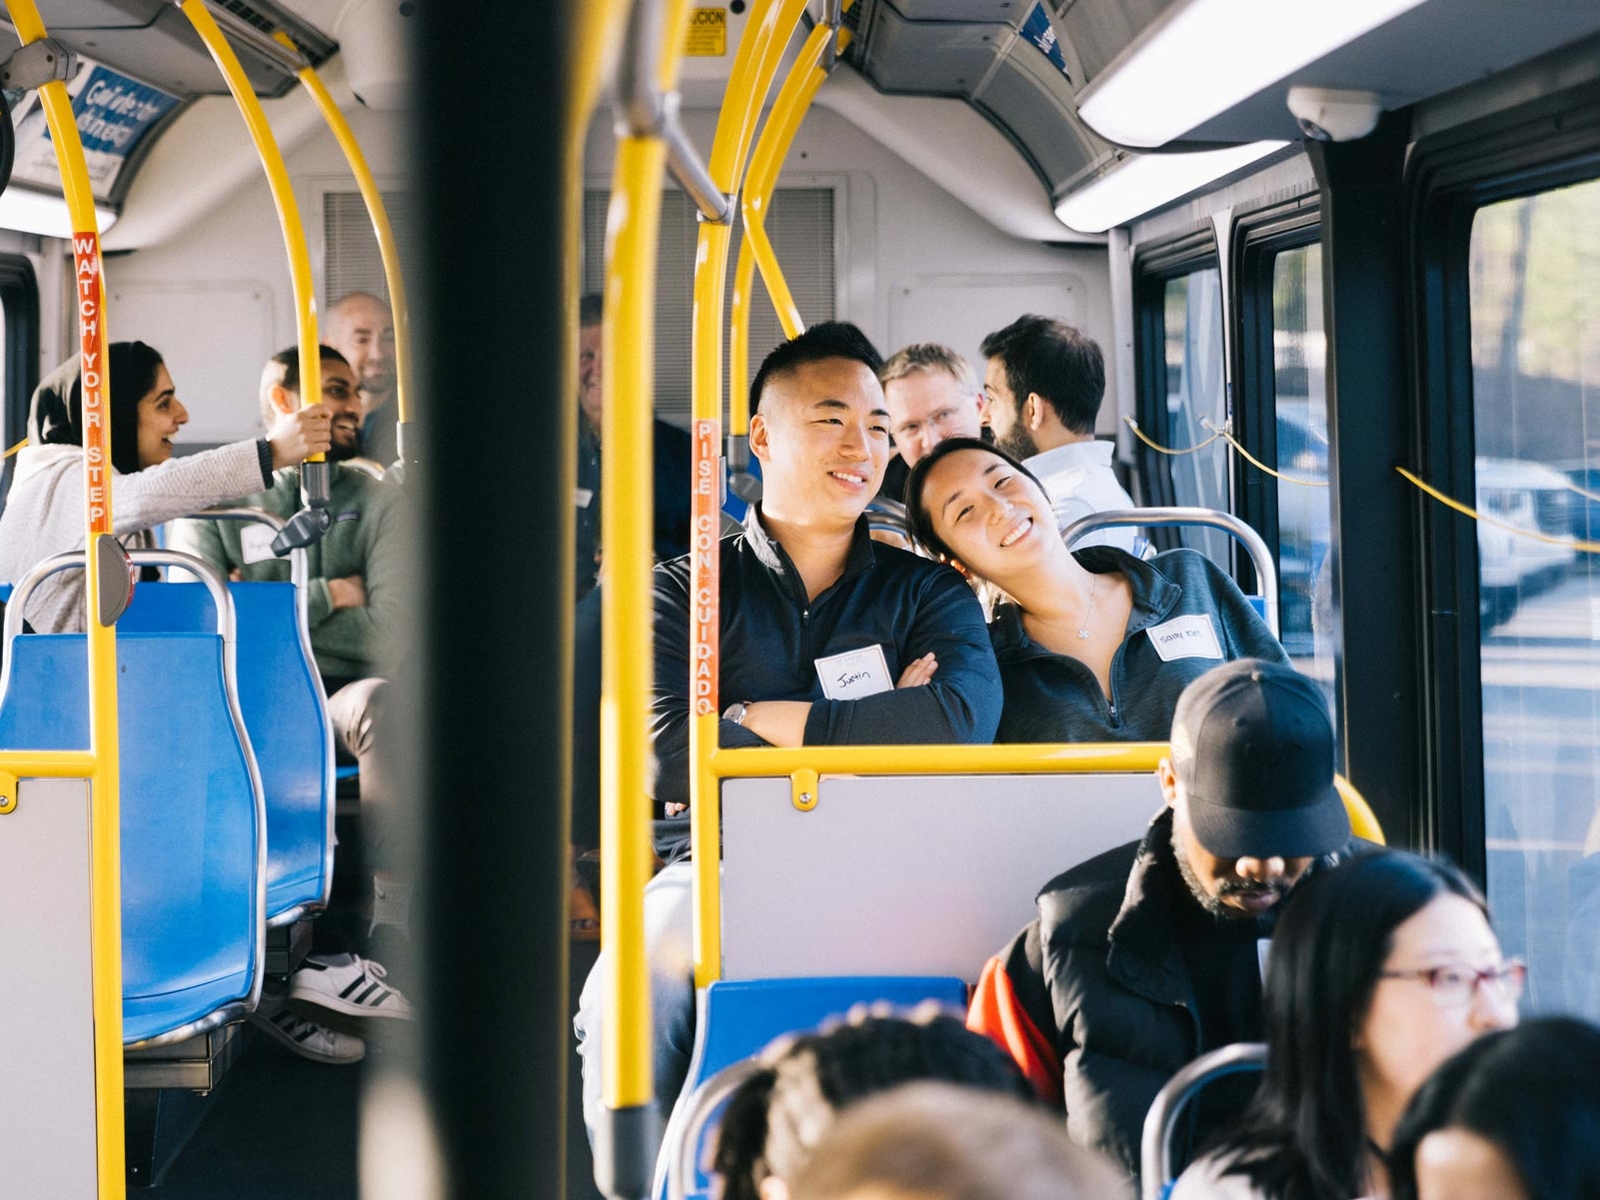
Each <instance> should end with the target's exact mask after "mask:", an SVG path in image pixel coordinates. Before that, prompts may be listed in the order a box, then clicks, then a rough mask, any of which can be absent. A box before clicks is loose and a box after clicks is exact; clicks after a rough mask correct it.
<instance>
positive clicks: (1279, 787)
mask: <svg viewBox="0 0 1600 1200" xmlns="http://www.w3.org/2000/svg"><path fill="white" fill-rule="evenodd" d="M1171 741H1172V756H1171V757H1170V758H1166V759H1163V760H1162V761H1161V765H1160V766H1159V767H1158V768H1157V774H1158V775H1159V777H1160V779H1161V791H1162V794H1163V795H1164V796H1165V797H1166V799H1167V806H1168V808H1170V809H1171V810H1172V814H1173V822H1172V824H1173V828H1172V840H1173V845H1174V847H1175V849H1176V851H1177V853H1176V856H1175V857H1176V859H1177V864H1178V869H1179V871H1180V872H1181V873H1182V875H1183V879H1184V882H1185V883H1187V884H1188V885H1189V891H1190V892H1191V893H1192V895H1193V897H1194V899H1195V900H1196V901H1197V902H1198V903H1199V904H1200V906H1201V907H1202V908H1203V909H1205V910H1206V911H1207V912H1208V913H1210V914H1211V915H1213V916H1215V917H1233V916H1245V917H1258V916H1261V915H1263V914H1265V913H1268V912H1272V911H1274V910H1275V909H1276V906H1277V905H1278V904H1279V903H1280V902H1281V901H1282V900H1283V898H1284V897H1285V896H1286V895H1288V893H1289V889H1290V888H1291V887H1293V886H1294V885H1295V884H1296V883H1297V882H1298V881H1299V879H1300V877H1301V876H1302V875H1303V874H1305V871H1306V869H1307V868H1308V867H1309V866H1310V865H1311V863H1312V862H1313V860H1315V859H1316V858H1318V857H1320V856H1322V855H1326V854H1332V853H1333V852H1334V851H1336V850H1338V849H1340V848H1341V847H1342V846H1344V844H1345V843H1346V842H1348V841H1349V840H1350V818H1349V817H1348V815H1346V813H1345V809H1344V802H1343V801H1341V800H1340V799H1339V793H1338V792H1337V791H1335V790H1334V786H1333V726H1332V724H1331V723H1330V722H1329V720H1328V710H1327V705H1326V702H1325V701H1324V700H1323V697H1322V693H1321V692H1319V691H1318V690H1317V686H1316V685H1315V684H1314V683H1312V682H1311V681H1310V680H1309V679H1307V678H1306V677H1305V676H1304V675H1301V674H1300V673H1299V672H1297V671H1295V670H1294V669H1293V668H1290V667H1285V666H1280V665H1278V664H1276V663H1268V662H1263V661H1262V660H1260V659H1253V658H1243V659H1238V660H1236V661H1234V662H1231V663H1227V664H1225V665H1224V666H1220V667H1218V668H1216V669H1215V670H1213V671H1208V672H1206V673H1205V674H1204V675H1202V676H1201V677H1200V678H1199V679H1196V680H1195V681H1194V682H1193V683H1191V684H1190V685H1189V686H1188V687H1187V688H1185V689H1184V691H1183V695H1182V696H1181V697H1179V699H1178V707H1177V709H1176V710H1175V711H1174V712H1173V714H1172V737H1171Z"/></svg>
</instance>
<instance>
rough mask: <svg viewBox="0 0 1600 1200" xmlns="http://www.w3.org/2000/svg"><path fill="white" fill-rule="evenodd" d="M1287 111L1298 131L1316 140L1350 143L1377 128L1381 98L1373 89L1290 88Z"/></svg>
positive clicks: (1381, 104)
mask: <svg viewBox="0 0 1600 1200" xmlns="http://www.w3.org/2000/svg"><path fill="white" fill-rule="evenodd" d="M1288 103H1289V111H1290V112H1291V113H1293V114H1294V119H1295V120H1296V121H1298V122H1299V124H1300V132H1301V133H1303V134H1305V135H1306V136H1307V137H1308V138H1310V139H1312V140H1313V141H1317V142H1353V141H1356V140H1357V139H1358V138H1364V137H1366V136H1367V134H1369V133H1371V132H1372V131H1373V130H1374V129H1376V128H1377V125H1378V118H1379V117H1381V116H1382V115H1383V97H1382V96H1380V95H1378V93H1377V92H1353V91H1343V90H1340V89H1339V88H1321V87H1292V88H1290V89H1289V100H1288Z"/></svg>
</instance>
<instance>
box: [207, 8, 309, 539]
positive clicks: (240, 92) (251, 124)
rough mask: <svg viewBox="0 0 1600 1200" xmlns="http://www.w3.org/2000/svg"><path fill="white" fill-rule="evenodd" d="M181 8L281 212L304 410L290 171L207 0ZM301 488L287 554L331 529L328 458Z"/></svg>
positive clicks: (301, 296)
mask: <svg viewBox="0 0 1600 1200" xmlns="http://www.w3.org/2000/svg"><path fill="white" fill-rule="evenodd" d="M178 8H179V9H181V10H182V12H183V15H184V16H186V17H188V18H189V23H190V24H191V25H193V26H194V29H195V32H196V33H198V34H199V35H200V40H201V41H202V42H204V43H205V47H206V50H207V51H209V52H210V54H211V59H212V61H213V62H215V63H216V64H217V69H218V70H219V71H221V72H222V77H223V79H224V80H225V81H226V83H227V85H228V91H229V92H231V93H232V94H233V100H234V103H235V104H237V105H238V107H239V115H240V116H241V117H243V118H244V123H245V127H246V128H247V129H248V130H249V131H250V140H251V142H252V143H253V144H254V145H255V148H256V155H257V157H259V158H260V159H261V169H262V171H264V172H265V173H266V177H267V187H268V188H269V189H270V190H271V192H272V203H273V206H274V207H275V208H276V209H277V211H278V225H279V227H280V228H281V229H282V231H283V246H284V251H285V252H286V253H287V254H288V256H289V281H290V285H291V287H292V288H293V291H294V307H295V328H296V335H297V341H298V345H299V351H300V404H301V407H307V406H309V405H313V404H320V403H321V402H322V353H321V348H320V345H319V343H320V339H319V337H318V335H317V300H316V292H315V290H314V287H313V284H312V279H311V253H310V251H309V250H308V249H307V248H306V234H305V227H304V226H303V225H302V224H301V222H300V206H299V204H297V203H296V202H295V198H294V185H293V183H292V182H291V181H290V179H289V168H288V166H287V165H286V164H285V163H284V161H283V152H282V151H281V150H280V149H279V148H278V140H277V138H275V137H273V135H272V126H271V125H269V124H268V123H267V114H266V112H265V111H264V110H263V109H262V107H261V101H260V100H258V99H257V98H256V93H255V89H254V88H253V87H252V86H251V84H250V79H249V76H247V75H246V74H245V72H244V67H243V66H241V65H240V63H239V56H238V55H237V54H235V53H234V51H233V47H232V45H230V44H229V42H228V39H227V38H226V37H224V36H223V33H222V30H221V29H220V28H218V26H217V21H216V18H215V17H213V16H212V15H211V11H210V9H208V8H207V7H206V4H205V0H181V3H179V4H178ZM300 486H301V490H302V492H303V493H304V495H305V499H306V503H307V505H308V507H307V508H306V509H304V510H302V511H301V512H299V513H296V514H295V516H294V517H293V518H291V520H290V521H289V524H288V527H287V528H285V529H284V530H283V532H281V533H279V534H278V536H277V537H276V538H275V539H274V540H273V549H274V551H277V550H279V549H283V550H288V549H291V548H293V547H295V546H306V545H309V544H311V543H312V542H314V541H316V540H317V539H318V538H320V537H321V536H322V535H323V534H324V533H325V532H327V529H328V527H329V526H330V525H331V524H332V523H333V516H332V514H331V513H330V512H329V511H328V461H327V456H326V455H324V454H314V455H312V456H311V457H310V458H308V459H306V461H305V462H304V463H303V464H302V465H301V468H300Z"/></svg>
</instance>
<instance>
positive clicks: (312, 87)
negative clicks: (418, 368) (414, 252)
mask: <svg viewBox="0 0 1600 1200" xmlns="http://www.w3.org/2000/svg"><path fill="white" fill-rule="evenodd" d="M275 36H276V38H277V40H278V41H279V42H281V43H282V44H283V45H284V46H286V47H288V48H289V49H290V50H294V51H296V52H297V53H298V51H299V47H298V46H296V45H295V44H294V40H293V39H292V38H290V37H289V35H288V34H286V33H284V32H283V31H282V30H279V31H278V33H277V34H276V35H275ZM296 78H298V79H299V80H300V83H301V85H302V86H303V87H304V88H305V89H306V91H307V92H309V93H310V95H311V99H312V101H313V102H314V103H315V104H316V106H317V111H318V112H320V113H321V114H322V119H323V120H324V121H325V122H327V125H328V128H329V130H331V131H332V133H333V136H334V140H335V141H337V142H338V143H339V149H340V150H342V151H344V158H345V161H346V162H347V163H349V164H350V173H351V174H352V175H354V176H355V177H356V186H357V187H359V188H360V189H361V199H362V200H363V201H364V202H365V203H366V206H367V216H368V217H369V218H371V220H372V232H373V233H374V234H376V235H377V238H378V254H379V255H380V256H381V257H382V259H383V279H384V283H385V284H387V285H388V288H389V313H390V317H391V318H392V320H393V321H394V369H395V390H394V396H395V407H396V417H397V420H398V421H399V428H400V433H399V437H400V439H401V447H400V451H401V453H400V457H401V458H404V457H405V445H404V439H405V428H406V426H407V425H409V424H410V423H411V310H410V308H409V306H408V305H407V304H406V281H405V275H404V274H402V272H401V270H400V251H399V250H398V249H397V248H396V246H395V244H394V231H393V230H392V229H391V228H390V226H389V212H388V210H387V209H386V208H385V207H384V204H383V193H381V192H380V191H379V190H378V181H377V180H376V179H374V178H373V177H372V168H371V167H369V166H368V165H367V156H366V155H365V154H363V153H362V152H361V143H360V142H358V141H357V140H356V135H355V133H354V131H352V130H351V128H350V122H348V121H346V120H345V119H344V114H343V113H342V112H340V111H339V106H338V105H337V104H335V103H334V100H333V95H332V94H331V93H330V92H329V91H328V89H327V86H326V85H325V84H324V83H323V82H322V77H321V76H319V75H318V74H317V72H316V69H315V68H314V67H311V66H309V65H307V66H306V67H304V68H302V69H301V70H300V71H299V72H297V73H296ZM284 236H285V238H287V237H288V234H287V232H286V233H285V235H284ZM304 241H305V239H304V237H303V236H302V237H301V243H302V244H304ZM310 269H311V267H310V258H309V257H308V258H307V260H306V271H307V275H308V278H309V273H310ZM297 299H298V296H297ZM302 328H304V327H302ZM311 330H312V332H313V334H314V333H315V330H316V326H315V324H312V326H311ZM302 344H304V343H302ZM318 357H319V359H320V354H319V355H318ZM301 369H302V371H303V370H304V363H302V364H301Z"/></svg>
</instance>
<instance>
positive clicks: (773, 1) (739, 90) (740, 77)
mask: <svg viewBox="0 0 1600 1200" xmlns="http://www.w3.org/2000/svg"><path fill="white" fill-rule="evenodd" d="M804 10H805V4H804V2H803V0H767V2H765V3H762V4H760V5H758V7H757V8H756V9H755V11H754V12H753V13H752V15H751V18H750V19H751V21H752V22H753V23H755V28H754V29H753V30H752V29H751V28H749V27H748V26H747V27H746V30H745V37H744V39H743V40H741V42H740V44H739V54H738V57H737V58H736V59H735V60H734V66H733V74H732V77H731V79H730V81H729V85H728V91H727V99H726V100H725V101H724V102H723V109H722V114H721V115H720V116H719V117H718V118H717V134H716V139H715V141H714V142H713V144H712V150H711V174H712V179H713V181H714V182H715V183H716V185H717V186H718V187H719V188H721V189H722V190H723V191H724V192H730V193H731V192H732V191H733V190H734V189H735V187H737V185H738V183H739V172H740V170H742V168H743V166H744V163H745V159H746V157H747V155H748V152H749V146H750V141H751V138H752V137H753V136H754V133H755V114H756V113H757V112H759V111H760V108H761V104H762V102H763V101H764V100H765V99H766V95H767V90H768V89H769V88H770V87H771V86H772V80H773V77H774V76H775V75H776V74H777V70H778V64H779V62H780V61H781V60H782V58H783V51H784V48H785V47H786V46H787V45H788V42H789V37H790V35H791V33H792V32H793V30H794V28H795V26H796V25H797V24H798V23H799V20H800V15H801V13H802V12H804ZM780 33H781V35H782V36H779V35H780ZM752 35H753V36H752ZM772 119H773V118H772V117H769V118H768V122H769V124H770V123H771V121H772ZM719 171H721V172H725V174H719V173H718V172H719ZM730 234H731V230H730V229H729V227H728V226H726V225H712V224H710V223H707V222H702V223H701V225H700V238H699V246H698V248H697V251H696V257H695V271H694V289H695V292H694V295H695V300H694V440H695V447H696V458H695V465H694V471H695V474H694V478H695V480H696V481H697V483H698V481H699V480H701V479H703V478H706V477H708V475H709V477H710V478H714V479H717V480H719V481H720V479H721V475H722V473H721V471H720V470H718V469H717V468H718V466H719V464H718V463H717V460H716V456H715V454H714V452H710V451H712V448H714V447H717V446H719V445H720V444H721V441H722V303H723V298H724V292H725V286H726V279H727V271H728V245H729V237H730ZM745 291H746V293H748V286H746V288H745ZM736 298H737V292H736ZM745 369H746V364H745V363H740V364H739V365H737V366H736V367H735V368H734V371H735V377H736V379H737V381H738V382H737V384H736V387H737V388H738V391H739V393H740V394H742V393H743V392H744V391H745V376H744V372H745ZM746 411H748V405H746ZM734 428H735V429H736V431H738V432H740V433H743V432H744V429H743V427H742V426H741V425H740V424H739V423H738V421H737V418H735V424H734ZM708 452H710V453H708ZM702 455H704V457H702ZM695 499H696V503H697V504H699V503H701V502H702V497H701V496H699V495H698V493H697V494H696V497H695ZM700 516H701V510H700V509H699V508H696V509H695V512H694V517H695V519H696V521H697V522H698V521H699V519H700ZM696 536H697V537H698V536H699V526H698V524H697V527H696ZM690 586H691V587H692V588H693V591H694V594H695V595H696V596H704V597H707V598H708V600H709V602H710V603H709V607H708V609H706V610H705V612H706V618H707V619H705V620H703V621H698V622H697V623H696V625H695V627H694V628H693V629H691V631H690V662H691V663H696V664H699V663H705V664H707V665H708V666H709V669H710V672H709V675H707V676H705V677H703V678H705V679H707V680H709V683H710V689H709V692H708V693H707V694H704V695H702V694H699V693H697V692H694V691H691V694H692V695H694V696H695V707H694V712H693V715H692V717H691V719H690V723H689V761H690V762H691V763H692V764H693V765H692V766H691V768H690V773H689V842H690V846H691V853H692V857H693V861H694V901H693V905H694V976H695V984H696V986H698V987H705V986H706V985H708V984H710V983H712V982H713V981H714V980H716V979H717V978H718V977H719V976H720V975H721V971H722V926H721V919H720V913H721V907H722V878H721V876H720V875H719V873H718V870H717V863H718V859H719V857H720V856H719V853H718V850H717V847H718V845H719V843H720V841H721V836H720V832H719V831H720V829H721V823H722V822H721V811H720V803H721V801H720V797H719V796H718V793H717V786H716V778H715V776H714V775H713V774H712V771H711V760H712V758H713V757H714V756H715V755H716V753H717V718H718V713H719V712H720V711H721V698H720V693H719V691H718V687H717V673H718V670H719V669H720V663H721V658H720V656H719V642H720V632H721V610H720V600H719V597H720V595H721V590H720V589H721V570H720V561H719V558H718V553H717V549H716V539H715V538H713V539H712V547H711V551H710V552H709V553H699V552H697V553H696V554H695V555H694V558H693V575H692V578H691V581H690ZM695 611H696V612H701V611H702V610H701V607H700V606H699V605H696V606H695ZM699 683H700V680H699V679H691V680H690V687H691V689H694V688H695V687H696V686H698V684H699Z"/></svg>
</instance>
